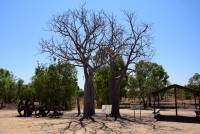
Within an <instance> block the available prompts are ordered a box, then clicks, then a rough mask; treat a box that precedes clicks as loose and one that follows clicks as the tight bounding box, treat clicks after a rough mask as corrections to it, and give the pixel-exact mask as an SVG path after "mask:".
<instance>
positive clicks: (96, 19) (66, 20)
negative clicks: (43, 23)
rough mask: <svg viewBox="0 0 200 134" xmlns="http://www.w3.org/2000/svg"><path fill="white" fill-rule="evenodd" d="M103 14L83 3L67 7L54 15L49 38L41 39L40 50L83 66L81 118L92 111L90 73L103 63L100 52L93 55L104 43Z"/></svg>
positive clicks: (92, 87)
mask: <svg viewBox="0 0 200 134" xmlns="http://www.w3.org/2000/svg"><path fill="white" fill-rule="evenodd" d="M104 15H105V14H104V12H103V11H99V12H96V11H94V10H87V9H86V8H85V7H84V5H83V6H81V8H80V9H75V10H68V11H67V12H65V13H63V14H61V15H57V16H53V18H52V20H51V21H50V22H49V25H48V26H49V27H48V30H50V31H52V32H53V33H55V34H56V35H55V36H54V37H52V38H51V39H50V40H44V39H42V40H41V42H40V46H41V52H42V53H44V52H47V53H49V54H50V55H51V56H56V57H58V58H59V59H61V60H63V61H66V62H68V63H69V64H71V65H73V66H78V67H82V68H83V71H84V76H85V85H84V111H83V114H84V117H83V118H88V117H89V118H91V116H92V115H93V114H94V113H95V111H94V85H93V76H94V73H95V72H96V70H97V69H98V68H99V67H100V66H101V65H102V64H104V63H103V61H104V60H101V59H102V58H101V55H100V54H99V55H96V53H97V52H98V53H100V52H101V47H103V46H104V45H103V44H104V40H105V27H106V21H105V17H104ZM97 56H98V57H97ZM91 119H92V118H91Z"/></svg>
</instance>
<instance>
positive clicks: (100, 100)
mask: <svg viewBox="0 0 200 134" xmlns="http://www.w3.org/2000/svg"><path fill="white" fill-rule="evenodd" d="M123 68H124V61H123V59H122V56H119V57H118V58H117V60H116V62H115V68H114V70H115V74H116V75H119V74H120V73H121V71H122V70H123ZM110 80H111V72H110V68H109V66H104V67H102V68H101V69H100V70H99V71H98V72H97V74H96V75H95V77H94V85H95V98H96V100H97V106H98V107H99V108H100V107H101V106H102V104H109V96H110V95H109V89H110ZM127 82H128V78H127V77H125V78H124V80H123V82H122V85H121V86H120V98H121V97H126V85H127Z"/></svg>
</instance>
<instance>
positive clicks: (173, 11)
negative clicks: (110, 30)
mask: <svg viewBox="0 0 200 134" xmlns="http://www.w3.org/2000/svg"><path fill="white" fill-rule="evenodd" d="M83 3H84V1H83V0H51V1H50V0H28V1H27V0H20V1H14V0H0V30H1V32H0V68H4V69H7V70H10V71H12V72H13V73H14V75H15V76H16V77H17V78H21V79H23V80H25V82H26V83H28V82H30V78H31V77H32V76H33V75H34V71H35V67H36V66H37V61H39V62H40V63H47V62H49V58H48V56H47V54H39V55H38V52H39V51H38V48H39V45H38V43H39V41H40V38H44V39H48V38H49V37H50V36H51V33H49V32H48V31H46V30H45V29H46V28H47V22H48V21H49V20H50V19H51V17H52V16H53V15H57V14H60V13H63V12H64V11H66V10H68V9H74V8H79V7H80V5H82V4H83ZM86 7H88V8H89V9H96V10H100V9H104V10H105V11H107V12H110V13H114V14H116V15H118V17H119V18H121V16H122V12H121V11H122V10H131V11H133V12H136V14H137V16H138V18H139V19H141V20H143V21H145V22H149V23H153V29H152V32H153V35H154V42H153V46H154V47H155V48H156V55H155V57H154V58H153V59H152V62H156V63H158V64H160V65H162V66H163V68H164V69H165V70H166V71H167V73H168V74H169V76H170V78H169V80H170V81H171V83H176V84H181V85H185V84H187V83H188V79H189V78H190V77H192V76H193V75H194V73H200V1H199V0H151V1H150V0H124V1H122V0H98V1H97V0H86ZM78 78H79V85H80V87H82V88H83V83H84V79H83V74H82V72H81V71H79V77H78Z"/></svg>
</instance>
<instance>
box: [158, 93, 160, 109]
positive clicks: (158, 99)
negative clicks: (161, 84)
mask: <svg viewBox="0 0 200 134" xmlns="http://www.w3.org/2000/svg"><path fill="white" fill-rule="evenodd" d="M158 108H160V97H159V94H158Z"/></svg>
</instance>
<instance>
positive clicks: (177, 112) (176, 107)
mask: <svg viewBox="0 0 200 134" xmlns="http://www.w3.org/2000/svg"><path fill="white" fill-rule="evenodd" d="M174 97H175V106H176V116H178V111H177V98H176V87H175V88H174Z"/></svg>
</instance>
